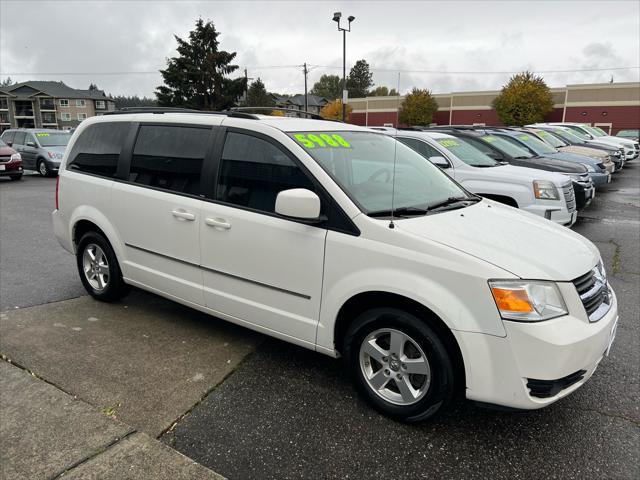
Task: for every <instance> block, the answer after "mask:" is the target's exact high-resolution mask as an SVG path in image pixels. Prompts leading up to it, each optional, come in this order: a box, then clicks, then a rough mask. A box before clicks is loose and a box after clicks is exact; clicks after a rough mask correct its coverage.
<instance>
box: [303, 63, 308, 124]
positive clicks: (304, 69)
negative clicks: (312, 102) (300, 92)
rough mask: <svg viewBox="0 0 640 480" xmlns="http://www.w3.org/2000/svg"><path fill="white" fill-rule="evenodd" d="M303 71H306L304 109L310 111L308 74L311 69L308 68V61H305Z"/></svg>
mask: <svg viewBox="0 0 640 480" xmlns="http://www.w3.org/2000/svg"><path fill="white" fill-rule="evenodd" d="M302 72H303V73H304V111H305V112H308V111H309V102H308V101H307V74H308V73H309V70H307V62H304V65H303V68H302Z"/></svg>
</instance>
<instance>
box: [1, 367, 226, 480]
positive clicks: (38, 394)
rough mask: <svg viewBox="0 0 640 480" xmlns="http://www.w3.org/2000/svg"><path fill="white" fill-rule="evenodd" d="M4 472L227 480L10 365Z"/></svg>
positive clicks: (14, 477) (4, 379)
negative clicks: (221, 479) (222, 479)
mask: <svg viewBox="0 0 640 480" xmlns="http://www.w3.org/2000/svg"><path fill="white" fill-rule="evenodd" d="M0 465H1V469H0V478H1V479H3V480H4V479H6V480H9V479H11V480H20V479H25V480H27V479H28V480H34V479H41V478H42V479H55V478H59V477H62V476H64V478H72V479H93V478H96V479H97V478H100V479H105V480H108V479H113V480H116V479H117V480H123V479H132V480H133V479H136V480H137V479H167V480H169V479H172V480H176V479H177V480H183V479H185V480H186V479H204V480H209V479H211V480H213V479H220V478H222V477H220V476H219V475H217V474H215V473H214V472H212V471H211V470H209V469H207V468H205V467H203V466H201V465H199V464H197V463H196V462H194V461H192V460H190V459H189V458H187V457H185V456H184V455H182V454H180V453H178V452H176V451H175V450H172V449H171V448H169V447H167V446H165V445H163V444H162V443H160V442H159V441H157V440H155V439H153V438H151V437H149V436H148V435H145V434H143V433H137V432H136V431H135V430H134V429H133V428H132V427H130V426H128V425H126V424H124V423H122V422H120V421H118V420H115V419H112V418H109V417H107V416H106V415H104V414H101V413H100V412H99V411H98V410H97V409H96V408H94V407H92V406H91V405H89V404H87V403H85V402H83V401H81V400H78V399H75V398H74V397H72V396H71V395H68V394H66V393H64V392H63V391H61V390H59V389H58V388H56V387H54V386H53V385H50V384H48V383H46V382H44V381H43V380H40V379H38V378H36V377H35V376H33V375H31V374H30V373H28V372H27V371H25V370H23V369H20V368H18V367H16V366H14V365H11V364H10V363H8V362H7V361H4V360H0Z"/></svg>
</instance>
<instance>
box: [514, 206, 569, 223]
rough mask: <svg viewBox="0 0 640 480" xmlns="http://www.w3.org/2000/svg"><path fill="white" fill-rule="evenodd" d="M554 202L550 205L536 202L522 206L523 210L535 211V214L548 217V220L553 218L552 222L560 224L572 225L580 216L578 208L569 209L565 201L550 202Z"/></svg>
mask: <svg viewBox="0 0 640 480" xmlns="http://www.w3.org/2000/svg"><path fill="white" fill-rule="evenodd" d="M549 203H552V204H550V205H542V204H537V203H536V204H534V205H529V206H527V207H522V210H525V211H527V212H529V213H533V214H534V215H539V216H541V217H544V218H546V219H547V220H551V221H552V222H555V223H559V224H560V225H564V226H567V227H570V226H571V225H573V224H574V223H576V220H577V218H578V211H577V210H571V211H570V210H569V209H567V205H566V203H565V202H549Z"/></svg>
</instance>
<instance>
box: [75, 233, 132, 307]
mask: <svg viewBox="0 0 640 480" xmlns="http://www.w3.org/2000/svg"><path fill="white" fill-rule="evenodd" d="M76 263H77V266H78V273H79V274H80V280H81V281H82V285H83V286H84V288H85V290H86V291H87V292H88V293H89V295H91V296H92V297H93V298H95V299H96V300H100V301H102V302H115V301H117V300H119V299H121V298H122V297H124V296H125V295H126V294H127V293H128V292H129V286H128V285H127V284H126V283H124V280H123V279H122V271H121V270H120V265H119V264H118V259H117V258H116V254H115V252H114V251H113V248H111V245H110V244H109V242H108V241H107V239H106V238H104V236H102V235H101V234H100V233H98V232H93V231H91V232H87V233H85V234H84V235H83V236H82V238H81V239H80V242H78V248H77V251H76Z"/></svg>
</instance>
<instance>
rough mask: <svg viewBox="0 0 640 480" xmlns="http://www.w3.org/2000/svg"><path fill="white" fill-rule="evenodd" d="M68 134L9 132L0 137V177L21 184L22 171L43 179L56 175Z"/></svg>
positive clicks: (30, 129)
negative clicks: (34, 172)
mask: <svg viewBox="0 0 640 480" xmlns="http://www.w3.org/2000/svg"><path fill="white" fill-rule="evenodd" d="M70 138H71V132H68V131H64V130H53V129H36V128H21V129H9V130H5V131H4V132H2V136H0V176H4V177H9V178H10V179H11V180H20V179H21V178H22V174H23V171H24V169H27V170H35V171H37V172H38V173H40V175H42V176H43V177H49V176H54V175H57V173H58V169H59V168H60V162H61V161H62V157H63V155H64V151H65V150H66V148H67V144H68V143H69V139H70Z"/></svg>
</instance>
